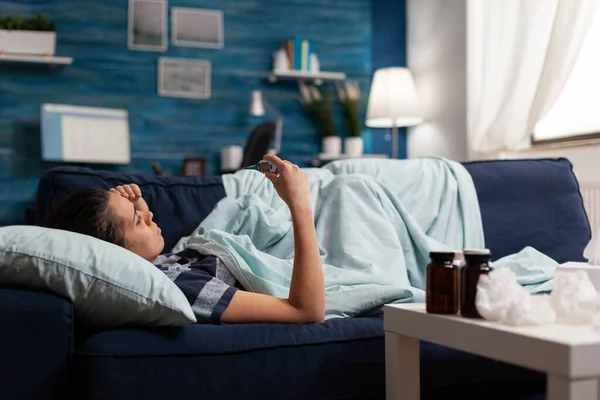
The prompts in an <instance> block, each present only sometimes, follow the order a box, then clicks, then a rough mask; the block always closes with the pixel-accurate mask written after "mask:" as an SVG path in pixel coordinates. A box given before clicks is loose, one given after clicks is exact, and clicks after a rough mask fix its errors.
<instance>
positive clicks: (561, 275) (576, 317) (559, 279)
mask: <svg viewBox="0 0 600 400" xmlns="http://www.w3.org/2000/svg"><path fill="white" fill-rule="evenodd" d="M550 300H551V302H552V307H553V308H554V311H556V317H557V320H556V322H558V323H562V324H571V325H587V324H591V323H592V322H593V320H594V315H595V314H596V312H597V310H598V305H599V303H598V292H597V291H596V288H595V287H594V284H593V283H592V281H591V280H590V277H589V276H588V274H587V273H586V272H585V271H572V272H556V273H555V274H554V290H553V291H552V293H551V294H550Z"/></svg>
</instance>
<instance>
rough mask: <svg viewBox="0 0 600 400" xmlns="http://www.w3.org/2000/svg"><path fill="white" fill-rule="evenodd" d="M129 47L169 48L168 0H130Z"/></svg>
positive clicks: (152, 49) (160, 49)
mask: <svg viewBox="0 0 600 400" xmlns="http://www.w3.org/2000/svg"><path fill="white" fill-rule="evenodd" d="M128 13H129V15H128V25H127V47H128V48H129V49H131V50H145V51H165V50H166V49H167V42H168V40H167V0H129V11H128Z"/></svg>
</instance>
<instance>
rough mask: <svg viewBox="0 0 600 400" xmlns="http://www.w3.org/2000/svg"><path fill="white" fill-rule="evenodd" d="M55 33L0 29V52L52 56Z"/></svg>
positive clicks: (54, 46)
mask: <svg viewBox="0 0 600 400" xmlns="http://www.w3.org/2000/svg"><path fill="white" fill-rule="evenodd" d="M55 49H56V32H53V31H27V30H6V29H0V52H1V53H9V54H33V55H44V56H53V55H54V51H55Z"/></svg>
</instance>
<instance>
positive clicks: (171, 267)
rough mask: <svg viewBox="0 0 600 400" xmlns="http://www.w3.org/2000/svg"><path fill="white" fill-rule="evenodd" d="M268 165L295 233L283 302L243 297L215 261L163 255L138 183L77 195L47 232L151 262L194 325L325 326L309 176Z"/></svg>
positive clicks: (285, 164)
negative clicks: (182, 300) (85, 238)
mask: <svg viewBox="0 0 600 400" xmlns="http://www.w3.org/2000/svg"><path fill="white" fill-rule="evenodd" d="M265 159H266V160H268V161H270V162H271V163H272V164H273V165H275V166H277V168H278V173H276V174H275V173H267V174H266V177H267V178H268V179H269V180H270V181H271V182H272V183H273V186H274V187H275V189H276V190H277V193H278V194H279V196H280V197H281V199H282V200H283V201H285V203H286V204H287V206H288V207H289V209H290V212H291V215H292V222H293V227H294V254H295V257H294V268H293V273H292V280H291V283H290V290H289V297H288V298H287V299H282V298H276V297H273V296H268V295H264V294H259V293H252V292H247V291H244V290H240V289H241V287H240V285H239V284H238V283H237V282H236V281H235V279H234V278H233V276H232V275H231V273H230V272H229V271H228V270H227V268H226V267H225V266H224V265H223V264H222V263H221V261H220V260H219V259H217V258H216V257H214V256H205V255H201V254H200V253H198V252H196V251H195V250H191V249H187V250H184V251H182V252H179V253H177V254H171V253H169V254H163V255H161V253H162V251H163V248H164V239H163V237H162V236H161V230H160V228H159V227H158V226H157V225H156V223H155V222H153V221H152V212H151V211H150V209H149V208H148V205H147V204H146V201H145V200H144V199H143V197H142V193H141V191H140V188H139V187H138V186H137V185H135V184H131V185H123V186H118V187H116V188H112V189H110V190H109V191H106V190H102V189H86V190H83V191H80V192H77V193H74V194H73V195H71V196H70V197H69V198H67V199H66V200H65V201H63V202H62V203H61V204H60V205H59V206H58V207H57V208H56V209H55V210H53V211H52V212H51V213H50V215H49V216H48V219H47V221H46V225H47V226H48V227H49V228H55V229H62V230H68V231H72V232H77V233H81V234H85V235H90V236H93V237H95V238H98V239H101V240H105V241H108V242H111V243H114V244H116V245H119V246H122V247H124V248H126V249H128V250H130V251H132V252H134V253H135V254H137V255H139V256H141V257H143V258H145V259H147V260H149V261H151V262H153V263H154V265H156V266H157V267H158V268H160V269H161V270H162V271H164V272H165V274H167V276H169V278H171V279H172V280H173V281H174V282H175V283H176V284H177V285H178V287H179V288H180V289H181V290H182V291H183V293H184V294H185V295H186V297H187V298H188V299H189V301H190V304H191V305H192V309H193V310H194V313H195V314H196V318H197V320H198V322H212V323H220V322H224V323H243V322H290V323H312V322H320V321H323V319H324V316H325V288H324V282H323V267H322V264H321V258H320V256H319V245H318V241H317V234H316V232H315V226H314V223H313V216H312V210H311V203H310V197H309V195H310V190H309V180H308V176H307V175H306V174H305V173H304V172H303V171H302V170H301V169H300V168H298V166H296V165H294V164H292V163H290V162H289V161H283V160H281V159H279V158H278V157H276V156H273V155H266V156H265Z"/></svg>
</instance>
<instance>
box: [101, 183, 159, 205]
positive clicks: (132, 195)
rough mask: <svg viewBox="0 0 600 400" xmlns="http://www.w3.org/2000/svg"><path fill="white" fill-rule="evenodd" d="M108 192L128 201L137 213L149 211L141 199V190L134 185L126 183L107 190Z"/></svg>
mask: <svg viewBox="0 0 600 400" xmlns="http://www.w3.org/2000/svg"><path fill="white" fill-rule="evenodd" d="M108 191H109V192H112V193H116V194H118V195H120V196H122V197H124V198H126V199H129V200H130V201H131V202H132V203H133V206H134V207H135V209H136V210H139V211H150V208H149V207H148V204H146V201H145V200H144V198H143V197H142V190H141V189H140V187H139V186H138V185H136V184H135V183H128V184H126V185H119V186H116V187H114V188H111V189H109V190H108Z"/></svg>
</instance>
